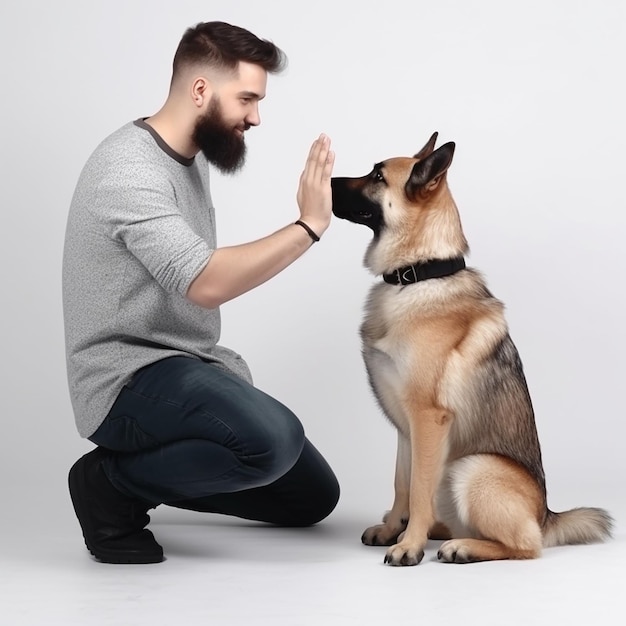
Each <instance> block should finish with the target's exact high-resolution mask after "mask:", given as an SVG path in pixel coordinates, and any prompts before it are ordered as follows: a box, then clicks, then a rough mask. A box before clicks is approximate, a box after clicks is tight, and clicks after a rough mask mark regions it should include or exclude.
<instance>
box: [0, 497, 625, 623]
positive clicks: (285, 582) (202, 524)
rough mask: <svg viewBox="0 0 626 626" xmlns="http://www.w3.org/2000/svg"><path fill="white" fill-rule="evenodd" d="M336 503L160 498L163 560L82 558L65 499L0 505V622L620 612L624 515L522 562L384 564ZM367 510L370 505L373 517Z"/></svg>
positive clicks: (495, 619)
mask: <svg viewBox="0 0 626 626" xmlns="http://www.w3.org/2000/svg"><path fill="white" fill-rule="evenodd" d="M349 508H350V507H347V506H341V505H340V506H339V507H338V509H337V510H336V511H335V513H333V515H332V516H331V517H330V518H329V519H328V520H326V521H325V522H324V523H322V524H320V525H319V526H317V527H315V528H310V529H297V530H293V529H277V528H272V527H266V526H261V525H257V524H252V523H248V522H244V521H240V520H232V519H227V518H222V517H219V516H207V515H201V514H197V513H193V512H187V511H177V510H175V509H166V508H161V509H158V510H157V511H154V512H153V522H152V524H151V528H152V530H153V531H154V533H155V535H156V536H157V538H158V540H159V541H160V543H161V544H162V545H163V546H164V549H165V552H166V555H167V560H166V561H165V562H163V563H160V564H157V565H135V566H117V565H105V564H100V563H97V562H95V561H94V560H93V559H92V558H91V557H90V556H89V555H88V553H87V551H86V550H85V548H84V546H83V545H82V544H81V537H80V535H79V531H78V525H77V522H76V520H75V518H73V514H72V512H71V510H70V509H69V502H68V507H59V508H58V510H57V511H56V514H55V516H53V517H51V516H46V515H45V514H44V512H43V511H41V516H40V518H39V519H37V518H36V517H34V516H31V515H29V516H27V517H24V516H21V515H20V513H19V508H17V507H12V509H11V510H12V511H13V516H12V517H11V518H8V517H6V516H5V517H4V519H3V523H4V524H8V525H9V526H10V528H9V531H8V532H3V533H2V542H1V543H0V547H1V548H2V552H1V560H0V598H1V600H0V624H2V625H3V626H4V625H6V626H21V625H28V626H40V625H42V626H44V625H45V626H48V625H56V624H59V625H63V626H71V625H74V624H76V625H81V626H90V625H109V624H121V625H124V626H134V625H143V624H151V625H161V624H164V625H165V624H168V625H169V624H176V625H178V624H190V625H192V624H194V625H195V624H203V625H204V624H217V625H225V626H239V625H244V624H246V625H248V624H254V625H264V624H272V625H278V626H283V625H285V626H300V625H302V626H304V625H324V626H326V625H330V626H334V625H335V624H336V625H341V626H343V625H351V624H359V625H360V624H366V623H367V624H369V623H377V624H391V623H394V624H430V625H434V624H436V625H444V624H480V625H481V626H488V625H492V624H493V625H494V626H496V625H497V626H503V625H507V626H508V625H517V624H524V625H535V624H539V625H543V624H551V625H554V624H565V623H570V622H569V620H575V622H574V623H585V622H588V623H593V624H602V625H603V626H604V625H612V624H616V625H617V624H620V625H621V624H623V623H624V622H623V615H620V614H619V613H618V611H621V608H622V606H623V601H624V594H625V593H626V565H625V562H626V528H624V527H620V526H619V525H618V526H617V529H616V536H615V538H614V539H613V540H612V541H610V542H609V543H607V544H601V545H591V546H572V547H561V548H553V549H549V550H546V551H545V552H544V555H543V557H542V558H541V559H539V560H536V561H530V562H497V563H479V564H472V565H445V564H442V563H438V562H437V561H436V552H437V545H438V544H437V543H436V542H433V543H432V544H430V545H429V548H428V550H427V552H426V556H425V558H424V560H423V562H422V563H421V564H420V565H419V566H417V567H411V568H392V567H389V566H386V565H383V563H382V559H383V555H384V548H371V547H365V546H363V545H361V543H360V539H359V538H360V534H361V531H362V530H363V528H364V527H365V526H367V525H369V524H370V523H371V522H374V521H376V519H375V518H376V516H377V512H363V511H358V512H355V511H354V510H353V509H352V510H348V509H349ZM372 516H373V518H372Z"/></svg>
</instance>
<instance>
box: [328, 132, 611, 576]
mask: <svg viewBox="0 0 626 626" xmlns="http://www.w3.org/2000/svg"><path fill="white" fill-rule="evenodd" d="M436 138H437V133H435V134H434V135H433V136H432V137H431V138H430V140H429V141H428V143H427V144H426V145H425V146H424V148H422V150H421V151H420V152H419V153H418V154H416V155H415V156H414V157H412V158H407V157H399V158H392V159H388V160H386V161H383V162H382V163H378V164H377V165H375V166H374V169H373V170H372V172H371V173H369V174H368V175H366V176H363V177H361V178H333V179H332V191H333V213H334V214H335V215H336V216H337V217H340V218H344V219H347V220H349V221H352V222H355V223H360V224H364V225H366V226H368V227H370V228H371V229H372V231H373V232H374V237H373V240H372V242H371V243H370V245H369V247H368V249H367V252H366V255H365V265H366V267H367V268H368V269H369V270H370V271H371V272H372V273H373V274H375V275H377V276H384V275H393V273H394V272H396V270H399V269H400V268H403V269H405V268H407V267H409V266H417V267H418V268H419V267H421V266H423V264H428V263H430V264H432V262H433V261H435V263H436V262H438V261H442V260H446V259H459V258H461V261H462V257H464V255H466V253H467V252H468V245H467V241H466V239H465V236H464V234H463V230H462V227H461V222H460V218H459V213H458V210H457V207H456V204H455V202H454V200H453V198H452V195H451V193H450V190H449V187H448V184H447V176H446V174H447V170H448V168H449V167H450V164H451V163H452V157H453V154H454V144H453V143H447V144H445V145H443V146H441V147H440V148H438V149H435V142H436ZM400 271H403V270H400ZM361 337H362V342H363V358H364V360H365V365H366V369H367V372H368V376H369V381H370V384H371V387H372V389H373V391H374V394H375V396H376V399H377V400H378V403H379V404H380V406H381V408H382V410H383V411H384V413H385V414H386V416H387V417H388V418H389V419H390V420H391V422H393V424H394V425H395V426H396V428H397V430H398V451H397V461H396V475H395V499H394V502H393V506H392V508H391V510H390V511H389V512H388V513H387V515H386V516H385V517H384V519H383V522H382V524H379V525H376V526H372V527H371V528H368V529H367V530H366V531H365V532H364V534H363V537H362V540H363V543H365V544H367V545H385V546H390V547H389V549H388V551H387V554H386V556H385V562H386V563H390V564H391V565H416V564H417V563H419V562H420V561H421V559H422V558H423V556H424V547H425V545H426V542H427V540H428V539H429V538H433V539H447V541H445V542H444V543H443V544H442V545H441V547H440V550H439V553H438V557H439V559H440V560H441V561H445V562H455V563H467V562H473V561H485V560H494V559H529V558H535V557H538V556H539V555H540V552H541V549H542V547H547V546H555V545H561V544H572V543H588V542H594V541H601V540H603V539H605V538H607V537H608V536H609V535H610V531H611V525H612V521H611V518H610V517H609V515H608V514H607V513H606V512H605V511H604V510H602V509H596V508H578V509H573V510H571V511H566V512H563V513H554V512H552V511H550V510H549V509H548V506H547V502H546V486H545V477H544V471H543V466H542V461H541V451H540V446H539V440H538V437H537V429H536V426H535V418H534V413H533V408H532V403H531V399H530V395H529V392H528V388H527V385H526V379H525V377H524V373H523V369H522V364H521V361H520V358H519V355H518V352H517V349H516V348H515V345H514V344H513V342H512V341H511V338H510V336H509V332H508V327H507V323H506V321H505V317H504V306H503V304H502V303H501V302H500V301H499V300H497V299H496V298H495V297H494V296H493V295H492V294H491V293H490V292H489V290H488V289H487V287H486V285H485V282H484V280H483V278H482V276H481V274H480V273H479V272H477V271H476V270H474V269H471V268H462V269H459V270H458V271H455V273H451V274H448V275H445V276H442V277H435V278H427V279H425V280H420V281H418V282H415V283H413V284H407V285H403V284H398V285H396V284H389V283H387V282H383V281H381V282H380V283H377V284H375V285H374V287H373V288H372V290H371V292H370V294H369V298H368V300H367V305H366V307H365V318H364V321H363V324H362V326H361Z"/></svg>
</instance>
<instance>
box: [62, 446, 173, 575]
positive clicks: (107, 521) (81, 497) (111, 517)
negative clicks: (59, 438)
mask: <svg viewBox="0 0 626 626" xmlns="http://www.w3.org/2000/svg"><path fill="white" fill-rule="evenodd" d="M106 454H107V452H106V451H105V450H103V449H102V448H96V449H95V450H93V451H91V452H89V453H88V454H85V456H83V457H81V458H80V459H78V461H76V463H74V465H73V466H72V469H70V473H69V477H68V478H69V480H68V482H69V487H70V496H71V498H72V504H73V505H74V511H75V512H76V517H78V521H79V523H80V526H81V528H82V531H83V537H84V538H85V544H86V546H87V549H88V550H89V552H91V554H93V556H94V557H95V558H96V559H98V560H99V561H102V562H103V563H160V562H161V561H162V560H163V548H162V547H161V546H160V545H159V544H158V543H157V542H156V540H155V538H154V535H153V534H152V533H151V532H150V531H149V530H147V529H146V528H145V526H146V525H147V524H148V522H149V521H150V517H149V516H148V510H149V509H150V508H152V507H151V505H149V504H147V503H145V502H144V501H142V500H138V499H135V498H131V497H129V496H127V495H125V494H123V493H121V492H120V491H118V490H117V489H115V487H113V485H112V484H111V482H110V481H109V479H108V478H107V476H106V474H105V473H104V469H103V468H102V460H103V459H104V457H105V456H106Z"/></svg>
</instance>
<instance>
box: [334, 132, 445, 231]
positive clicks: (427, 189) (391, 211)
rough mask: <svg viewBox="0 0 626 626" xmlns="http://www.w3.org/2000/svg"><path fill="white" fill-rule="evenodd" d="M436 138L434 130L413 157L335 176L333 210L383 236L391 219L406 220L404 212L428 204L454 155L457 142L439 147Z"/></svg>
mask: <svg viewBox="0 0 626 626" xmlns="http://www.w3.org/2000/svg"><path fill="white" fill-rule="evenodd" d="M436 141H437V133H433V135H432V137H431V138H430V139H429V140H428V142H427V143H426V145H425V146H424V147H423V148H422V149H421V150H420V151H419V152H418V153H417V154H415V155H414V156H413V157H412V158H410V157H396V158H392V159H387V160H386V161H382V162H381V163H377V164H376V165H374V169H373V170H372V171H371V172H370V173H369V174H366V175H365V176H361V177H360V178H333V179H332V181H331V185H332V197H333V213H334V214H335V215H336V216H337V217H339V218H342V219H345V220H348V221H350V222H354V223H356V224H364V225H365V226H368V227H369V228H371V229H372V230H373V231H374V235H375V236H379V235H380V234H381V232H382V231H383V230H384V229H385V228H386V227H387V226H388V225H389V222H390V221H391V222H393V221H394V220H398V219H399V220H401V221H404V220H403V219H402V216H403V214H404V213H406V212H407V211H419V210H420V209H426V208H428V205H429V204H430V203H432V200H433V198H434V197H435V196H436V195H437V192H438V190H439V188H440V187H441V186H442V182H443V181H444V179H445V175H446V172H447V170H448V168H449V167H450V164H451V163H452V157H453V155H454V143H453V142H449V143H446V144H444V145H443V146H441V147H440V148H438V149H437V150H435V142H436Z"/></svg>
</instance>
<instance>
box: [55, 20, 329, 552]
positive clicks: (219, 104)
mask: <svg viewBox="0 0 626 626" xmlns="http://www.w3.org/2000/svg"><path fill="white" fill-rule="evenodd" d="M285 61H286V59H285V55H284V53H283V52H282V51H281V50H280V49H279V48H277V47H276V46H275V45H274V44H273V43H271V42H269V41H267V40H263V39H259V38H258V37H256V36H255V35H253V34H252V33H250V32H249V31H247V30H245V29H242V28H239V27H237V26H232V25H230V24H225V23H223V22H206V23H200V24H198V25H197V26H195V27H193V28H189V29H188V30H187V31H186V32H185V34H184V36H183V37H182V39H181V41H180V44H179V46H178V49H177V51H176V54H175V57H174V63H173V74H172V81H171V86H170V91H169V94H168V97H167V100H166V102H165V103H164V105H163V107H162V108H161V109H160V110H159V111H158V112H157V113H156V114H154V115H152V116H151V117H147V118H142V119H138V120H136V121H134V122H130V123H128V124H126V125H125V126H123V127H122V128H120V129H119V130H117V131H116V132H114V133H113V134H112V135H110V136H109V137H108V138H106V139H105V140H104V141H103V142H102V143H101V144H100V145H99V146H98V147H97V148H96V150H95V151H94V153H93V154H92V155H91V157H90V158H89V160H88V161H87V163H86V165H85V167H84V169H83V171H82V173H81V175H80V178H79V181H78V184H77V186H76V190H75V193H74V196H73V199H72V204H71V208H70V212H69V217H68V223H67V231H66V238H65V249H64V258H63V304H64V320H65V335H66V352H67V370H68V382H69V390H70V397H71V400H72V406H73V410H74V416H75V421H76V425H77V429H78V432H79V434H80V435H81V436H82V437H85V438H88V439H89V440H90V441H91V442H93V443H94V444H96V446H97V447H96V448H95V449H94V450H92V451H91V452H89V453H88V454H86V455H85V456H83V457H82V458H80V459H79V460H78V461H77V462H76V463H75V464H74V465H73V466H72V468H71V470H70V472H69V489H70V495H71V499H72V503H73V506H74V510H75V513H76V515H77V517H78V521H79V523H80V526H81V529H82V533H83V537H84V539H85V543H86V545H87V548H88V549H89V551H90V552H91V553H92V554H93V556H94V557H95V558H96V559H97V560H99V561H101V562H108V563H156V562H160V561H162V560H163V549H162V547H161V546H160V545H159V544H158V543H157V541H156V539H155V538H154V535H153V534H152V532H151V531H150V530H148V529H147V528H146V526H147V524H148V523H149V520H150V518H149V516H148V511H149V510H150V509H151V508H154V507H156V506H158V505H160V504H166V505H170V506H174V507H179V508H185V509H192V510H196V511H206V512H212V513H221V514H225V515H232V516H237V517H242V518H246V519H251V520H261V521H264V522H268V523H272V524H279V525H288V526H307V525H312V524H315V523H317V522H318V521H320V520H322V519H324V518H325V517H326V516H327V515H329V513H330V512H331V511H332V510H333V509H334V507H335V506H336V504H337V501H338V498H339V486H338V483H337V480H336V478H335V476H334V474H333V472H332V470H331V469H330V467H329V466H328V464H327V463H326V461H325V460H324V458H323V457H322V455H321V454H320V453H319V452H318V451H317V450H316V449H315V447H314V446H313V445H312V444H311V443H310V442H309V441H308V439H307V438H306V436H305V433H304V430H303V427H302V424H301V423H300V421H299V420H298V418H297V417H296V416H295V415H294V414H293V413H292V412H291V411H290V410H289V409H288V408H287V407H285V406H284V405H283V404H281V403H280V402H279V401H278V400H276V399H274V398H272V397H270V396H269V395H267V394H265V393H264V392H262V391H261V390H260V389H258V388H256V387H255V386H254V385H253V383H252V378H251V375H250V372H249V370H248V367H247V365H246V363H245V361H244V360H243V359H242V357H241V356H240V355H239V354H237V353H235V352H234V351H232V350H230V349H228V348H226V347H224V346H221V345H219V338H220V309H219V307H220V305H221V304H222V303H223V302H227V301H228V300H231V299H232V298H236V297H237V296H239V295H241V294H243V293H245V292H247V291H249V290H250V289H253V288H255V287H257V286H259V285H261V284H262V283H264V282H265V281H267V280H268V279H270V278H272V277H273V276H275V275H276V274H278V273H279V272H281V271H282V270H283V269H285V268H286V267H287V266H288V265H290V264H291V263H292V262H293V261H295V260H296V259H297V258H299V257H300V256H301V255H303V254H304V252H306V250H308V248H309V247H310V246H311V245H312V244H313V243H314V242H315V241H317V240H318V239H319V237H320V236H321V235H322V234H323V233H324V231H325V230H326V229H327V228H328V226H329V223H330V218H331V192H330V177H331V173H332V166H333V162H334V155H333V152H332V151H331V150H330V140H329V139H328V138H327V137H326V136H325V135H321V136H320V137H319V138H318V139H317V140H315V141H314V142H313V145H312V147H311V150H310V153H309V156H308V159H307V161H306V164H305V166H304V170H303V172H302V175H301V177H300V182H299V188H298V192H297V197H296V198H297V204H298V207H299V214H298V215H297V216H295V217H297V218H298V219H296V220H295V221H294V222H293V223H291V224H289V225H286V226H285V227H284V228H282V229H281V230H279V231H277V232H274V233H273V234H270V235H268V236H267V237H264V238H262V239H259V240H257V241H253V242H250V243H244V244H242V245H238V246H230V247H218V246H217V243H216V235H215V219H214V209H213V205H212V201H211V196H210V191H209V164H212V165H213V166H215V167H217V168H218V169H219V170H221V171H223V172H226V173H233V172H236V171H237V170H238V169H239V168H241V166H242V165H243V162H244V158H245V143H244V133H245V132H246V131H247V130H248V129H250V128H251V127H252V126H257V125H258V124H259V123H260V118H259V101H260V100H261V99H262V98H263V97H264V96H265V91H266V84H267V74H268V72H269V73H276V72H279V71H280V70H281V69H282V68H283V66H284V64H285ZM199 153H201V154H199Z"/></svg>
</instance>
